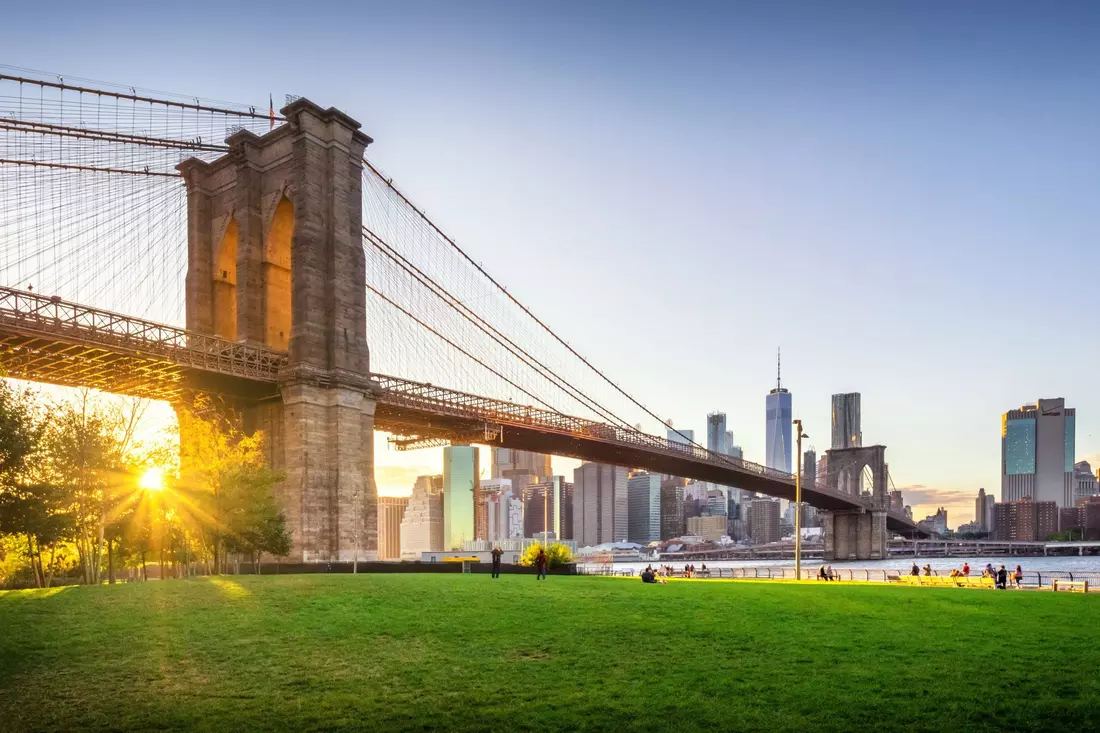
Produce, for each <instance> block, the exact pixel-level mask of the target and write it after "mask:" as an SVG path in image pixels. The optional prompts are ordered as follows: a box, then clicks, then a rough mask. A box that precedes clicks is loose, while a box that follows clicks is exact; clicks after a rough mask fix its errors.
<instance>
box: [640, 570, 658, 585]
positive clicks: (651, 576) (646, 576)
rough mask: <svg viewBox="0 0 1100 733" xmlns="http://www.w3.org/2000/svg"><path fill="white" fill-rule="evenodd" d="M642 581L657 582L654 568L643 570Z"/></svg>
mask: <svg viewBox="0 0 1100 733" xmlns="http://www.w3.org/2000/svg"><path fill="white" fill-rule="evenodd" d="M642 582H643V583H656V582H657V575H656V574H655V573H654V572H653V568H646V569H645V570H643V571H642Z"/></svg>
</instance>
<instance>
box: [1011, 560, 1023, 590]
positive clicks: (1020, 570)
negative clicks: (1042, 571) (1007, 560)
mask: <svg viewBox="0 0 1100 733" xmlns="http://www.w3.org/2000/svg"><path fill="white" fill-rule="evenodd" d="M1012 579H1013V580H1015V581H1016V587H1017V588H1019V587H1020V585H1021V583H1023V582H1024V569H1023V568H1022V567H1020V566H1019V565H1017V566H1016V572H1015V573H1013V574H1012Z"/></svg>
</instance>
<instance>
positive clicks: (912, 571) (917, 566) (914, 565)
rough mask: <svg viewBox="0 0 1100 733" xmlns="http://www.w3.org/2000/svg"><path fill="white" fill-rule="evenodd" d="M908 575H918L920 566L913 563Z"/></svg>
mask: <svg viewBox="0 0 1100 733" xmlns="http://www.w3.org/2000/svg"><path fill="white" fill-rule="evenodd" d="M909 574H910V575H920V565H917V564H916V563H913V569H912V570H910V571H909Z"/></svg>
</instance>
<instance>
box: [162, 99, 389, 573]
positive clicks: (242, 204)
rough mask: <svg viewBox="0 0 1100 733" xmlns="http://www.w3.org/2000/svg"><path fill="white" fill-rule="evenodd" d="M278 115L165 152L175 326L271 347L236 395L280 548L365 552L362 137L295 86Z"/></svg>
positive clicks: (306, 557) (320, 558)
mask: <svg viewBox="0 0 1100 733" xmlns="http://www.w3.org/2000/svg"><path fill="white" fill-rule="evenodd" d="M281 114H282V115H283V116H284V117H285V118H286V120H287V122H286V124H285V125H282V126H281V127H279V128H277V129H275V130H273V131H271V132H270V133H268V134H265V135H263V136H258V135H256V134H254V133H252V132H249V131H247V130H242V131H240V132H237V133H234V134H233V135H231V136H230V137H229V138H228V139H227V140H226V144H227V145H229V148H230V150H229V152H228V153H227V154H226V155H224V156H222V157H221V158H218V159H217V160H215V161H213V162H210V163H206V162H203V161H200V160H197V159H195V158H192V159H190V160H187V161H184V162H183V163H181V164H180V165H179V170H180V172H181V173H182V174H183V177H184V180H185V182H186V185H187V193H188V197H187V208H188V268H187V286H186V289H187V293H186V302H187V328H188V329H189V330H192V331H196V332H200V333H208V334H215V335H218V336H221V337H223V338H226V339H229V340H233V341H239V342H242V343H246V344H251V345H255V346H263V347H266V348H269V349H272V350H276V351H284V352H287V354H288V358H289V363H288V365H287V367H286V368H285V370H283V372H281V373H280V375H279V390H278V391H279V394H278V397H277V398H275V399H271V400H267V401H263V402H259V403H256V402H241V403H240V404H239V405H236V407H238V408H239V409H240V410H241V411H242V413H243V415H244V420H245V428H246V430H249V431H251V430H255V429H262V430H264V431H265V433H266V435H267V441H268V446H267V449H268V452H269V458H270V461H271V464H272V465H273V466H274V467H275V468H278V469H281V470H282V471H284V472H285V475H286V478H285V480H284V481H283V482H282V485H281V486H280V487H279V488H278V489H277V496H278V498H279V499H280V501H281V503H282V506H283V510H284V512H285V513H286V517H287V526H288V528H289V529H290V530H291V531H292V536H293V550H292V552H291V556H290V558H289V559H290V560H291V561H299V562H328V561H348V560H351V559H352V558H353V557H355V556H358V558H359V559H361V560H363V559H373V558H374V557H375V556H376V548H377V523H376V495H377V491H376V488H375V484H374V401H373V400H372V398H371V396H370V391H369V373H370V368H369V361H368V359H369V355H368V350H367V334H366V284H365V278H366V273H365V269H364V267H365V265H364V255H363V245H362V190H361V187H362V181H361V175H362V171H363V163H362V158H363V150H364V149H365V148H366V146H367V145H368V144H369V143H370V142H371V139H370V138H369V137H367V136H366V135H364V134H363V133H362V132H360V131H359V123H358V122H356V121H355V120H353V119H351V118H350V117H348V116H347V115H345V114H344V113H342V112H339V111H337V110H335V109H327V110H326V109H322V108H320V107H318V106H317V105H316V104H314V103H312V102H310V101H309V100H307V99H299V100H298V101H296V102H294V103H293V104H290V105H288V106H287V107H285V108H283V109H282V110H281Z"/></svg>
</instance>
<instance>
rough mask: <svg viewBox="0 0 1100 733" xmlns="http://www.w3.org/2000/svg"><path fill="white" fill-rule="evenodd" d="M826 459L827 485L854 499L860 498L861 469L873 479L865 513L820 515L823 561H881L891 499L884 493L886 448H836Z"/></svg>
mask: <svg viewBox="0 0 1100 733" xmlns="http://www.w3.org/2000/svg"><path fill="white" fill-rule="evenodd" d="M826 455H828V457H829V458H828V467H829V473H828V476H827V479H826V480H827V481H828V485H829V486H830V487H831V488H834V489H837V490H838V491H842V492H844V493H848V494H851V495H853V496H855V497H859V496H860V477H861V475H862V474H863V469H864V468H869V469H870V470H871V474H872V476H873V481H872V491H871V496H870V500H871V505H870V507H868V508H867V509H859V510H848V511H823V512H819V514H818V516H820V517H821V526H822V528H823V535H824V540H825V554H824V557H825V559H826V560H882V559H884V558H886V557H887V550H886V537H887V535H886V512H887V511H888V510H889V508H890V497H889V494H888V492H887V490H886V487H887V481H888V477H887V475H886V446H882V445H870V446H864V447H860V448H835V449H833V450H829V451H826Z"/></svg>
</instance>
